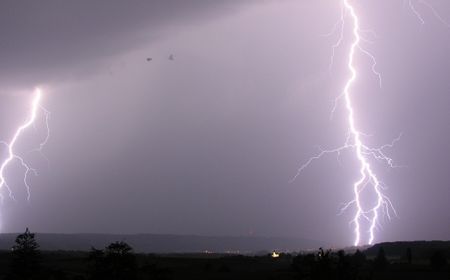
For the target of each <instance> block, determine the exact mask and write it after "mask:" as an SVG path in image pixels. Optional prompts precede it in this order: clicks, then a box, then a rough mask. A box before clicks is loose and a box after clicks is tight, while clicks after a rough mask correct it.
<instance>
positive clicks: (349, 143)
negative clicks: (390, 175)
mask: <svg viewBox="0 0 450 280" xmlns="http://www.w3.org/2000/svg"><path fill="white" fill-rule="evenodd" d="M346 16H349V17H350V18H351V25H352V28H351V30H352V37H353V38H352V42H351V45H350V49H349V52H348V59H347V68H348V70H349V72H350V77H349V78H348V79H347V81H346V83H345V86H344V89H343V91H342V93H341V94H340V95H339V96H338V97H337V98H336V100H335V106H334V107H333V110H332V114H334V111H335V109H336V106H337V103H338V101H339V100H340V99H344V101H345V108H346V112H347V122H348V129H349V131H348V135H347V139H346V141H345V144H344V145H343V146H341V147H337V148H335V149H329V150H321V151H320V153H319V154H318V155H316V156H314V157H311V158H310V159H309V160H308V161H307V162H306V163H305V164H303V165H302V166H301V167H300V168H299V169H298V172H297V174H296V175H295V176H294V178H293V179H292V180H295V178H296V177H297V176H298V175H299V174H300V173H301V172H302V171H303V170H304V169H305V168H306V167H308V166H309V165H310V164H311V163H312V162H313V161H315V160H318V159H320V158H321V157H323V156H325V155H327V154H332V153H337V154H338V155H339V154H340V153H341V152H343V151H344V150H348V149H351V150H352V151H354V153H355V156H356V158H357V160H358V163H359V178H358V179H357V180H356V181H355V182H354V183H353V195H354V198H353V200H351V201H350V202H348V203H345V204H344V206H343V207H342V208H341V212H343V211H345V210H347V209H348V208H349V207H350V206H355V207H356V213H355V215H354V217H353V219H352V221H351V223H352V224H353V225H354V235H355V237H354V245H355V246H358V245H361V244H362V238H363V233H364V231H363V229H362V225H361V222H362V221H363V220H366V221H367V222H368V230H367V233H366V235H368V237H367V241H365V242H367V244H373V242H374V240H375V230H376V227H377V225H378V223H379V218H380V212H383V213H385V214H386V216H387V217H388V218H389V219H390V218H391V214H390V211H392V212H393V213H394V214H395V215H396V211H395V208H394V207H393V205H392V203H391V201H390V199H389V198H388V197H387V196H386V195H385V194H384V193H383V189H384V187H383V184H382V183H381V181H380V180H379V179H378V177H377V175H376V174H375V173H374V171H373V169H372V167H371V165H370V163H369V158H373V159H375V160H379V161H383V162H385V163H386V164H387V165H388V166H390V167H395V166H394V164H393V160H392V158H390V157H389V156H387V155H386V153H385V152H384V150H385V149H386V148H390V147H392V146H393V145H394V144H395V142H397V141H398V140H399V139H400V136H399V137H398V138H397V139H394V141H392V143H390V144H386V145H383V146H381V147H378V148H372V147H368V146H367V145H365V144H364V143H363V141H362V136H364V134H363V133H361V132H360V131H359V130H358V128H357V126H356V122H355V111H354V108H353V103H352V99H351V97H352V94H355V93H354V92H353V93H352V86H353V84H354V82H355V81H356V79H357V76H358V72H357V69H356V66H355V56H356V53H357V52H359V53H362V54H363V55H365V56H367V57H368V58H369V59H370V60H371V61H372V67H371V69H372V72H373V73H374V74H375V75H376V76H377V77H378V79H379V85H380V86H381V75H380V73H379V72H377V71H376V69H375V67H376V60H375V57H374V56H373V55H372V54H371V53H370V52H368V51H367V50H365V49H364V48H363V47H362V45H361V42H362V41H364V42H367V41H368V40H366V39H365V38H364V37H363V36H362V35H361V34H363V33H367V32H371V31H365V30H362V29H361V28H360V23H359V18H358V15H357V13H356V10H355V8H354V6H353V5H352V4H351V3H350V2H349V0H343V1H342V13H341V17H340V19H339V21H338V23H337V25H335V27H334V30H337V28H338V27H339V26H340V28H339V29H340V31H341V33H340V37H339V39H338V41H337V42H336V43H335V44H334V45H333V46H332V50H333V52H332V57H331V64H330V67H331V65H332V63H333V60H334V54H335V49H336V48H337V47H339V46H340V45H341V43H342V41H343V40H344V25H345V24H346V21H345V18H346ZM371 33H373V32H371ZM367 188H371V189H372V190H373V192H374V194H375V201H374V202H372V206H370V204H369V206H368V205H367V203H364V202H363V201H362V199H361V193H362V191H363V190H364V189H367Z"/></svg>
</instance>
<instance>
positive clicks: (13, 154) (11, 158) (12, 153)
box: [0, 89, 50, 201]
mask: <svg viewBox="0 0 450 280" xmlns="http://www.w3.org/2000/svg"><path fill="white" fill-rule="evenodd" d="M41 99H42V92H41V90H40V89H36V90H35V92H34V94H33V99H32V101H31V106H30V114H29V116H28V118H27V120H26V121H25V122H24V123H23V124H21V125H20V126H19V127H18V128H17V129H16V131H15V133H14V135H13V137H12V138H11V140H10V141H9V142H0V143H1V144H3V145H4V146H5V147H6V151H7V157H6V159H4V160H3V161H2V162H1V165H0V199H1V200H2V201H3V198H4V197H3V194H2V193H1V191H2V190H3V188H5V189H6V190H7V191H8V193H9V197H10V198H11V199H13V200H15V198H14V193H13V191H12V189H11V188H10V186H9V185H8V180H7V178H6V174H5V172H6V169H7V168H8V167H10V166H11V165H13V163H14V162H18V163H19V164H20V165H21V166H22V167H23V168H24V172H23V182H24V185H25V188H26V193H27V200H29V199H30V195H31V192H30V185H29V184H28V176H29V174H30V173H33V174H34V175H37V171H36V169H34V168H32V167H31V166H30V165H29V164H28V163H27V162H26V160H25V159H24V157H23V156H20V154H19V153H18V152H17V151H16V148H17V147H16V145H17V141H19V139H20V138H21V136H22V134H23V132H24V131H25V130H27V129H29V128H30V127H31V126H33V125H35V123H36V120H37V118H38V115H39V114H38V113H39V111H41V112H42V113H43V114H44V122H45V128H46V130H47V131H46V136H45V139H44V141H42V142H41V143H40V144H39V146H38V148H37V149H35V151H38V152H42V148H43V147H44V145H45V144H46V143H47V141H48V138H49V136H50V130H49V126H48V119H49V116H50V113H49V112H48V111H47V110H46V109H45V108H44V107H42V105H41Z"/></svg>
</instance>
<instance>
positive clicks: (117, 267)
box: [89, 241, 137, 280]
mask: <svg viewBox="0 0 450 280" xmlns="http://www.w3.org/2000/svg"><path fill="white" fill-rule="evenodd" d="M136 277H137V264H136V256H135V255H134V253H133V249H132V248H131V246H130V245H128V244H127V243H125V242H123V241H118V242H114V243H111V244H110V245H108V246H107V247H106V248H105V250H97V249H95V248H92V249H91V252H90V253H89V279H92V280H102V279H111V280H125V279H126V280H128V279H130V280H133V279H136Z"/></svg>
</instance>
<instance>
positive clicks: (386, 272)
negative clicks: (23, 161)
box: [0, 229, 450, 280]
mask: <svg viewBox="0 0 450 280" xmlns="http://www.w3.org/2000/svg"><path fill="white" fill-rule="evenodd" d="M39 248H40V247H39V244H38V242H37V241H36V239H35V234H33V233H30V232H29V231H28V229H27V230H26V232H25V233H23V234H20V235H18V236H17V238H16V240H15V243H14V245H13V246H12V247H11V249H10V250H7V251H6V250H4V251H0V279H57V280H64V279H73V280H82V279H86V280H88V279H89V280H91V279H92V280H106V279H108V280H119V279H121V280H122V279H123V280H138V279H280V280H281V279H311V280H313V279H336V280H340V279H348V280H352V279H355V280H356V279H447V280H448V279H450V268H449V265H448V259H449V256H450V243H449V242H442V241H433V242H425V241H421V242H394V243H382V244H377V245H375V246H372V247H370V248H366V249H365V250H363V251H360V250H357V249H356V248H350V249H348V250H346V251H345V250H324V249H322V248H318V249H317V250H315V251H310V252H303V253H292V254H283V253H280V254H278V253H275V252H273V254H262V255H257V256H250V255H238V254H213V253H209V252H204V253H195V254H159V255H156V254H144V253H135V251H134V250H133V248H132V247H131V246H130V245H129V244H127V243H126V242H123V241H116V242H112V243H110V244H109V245H107V246H106V247H104V248H101V249H96V248H91V249H90V250H89V251H40V249H39ZM361 250H362V249H361Z"/></svg>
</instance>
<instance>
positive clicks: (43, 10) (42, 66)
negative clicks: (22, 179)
mask: <svg viewBox="0 0 450 280" xmlns="http://www.w3.org/2000/svg"><path fill="white" fill-rule="evenodd" d="M251 2H254V1H253V0H249V1H205V0H195V1H182V0H169V1H165V0H152V1H143V0H132V1H120V0H111V1H88V0H82V1H57V0H44V1H10V0H6V1H2V2H1V3H0V38H1V40H0V50H1V51H0V64H1V65H2V68H1V72H0V76H1V77H2V78H1V79H2V80H3V81H4V82H5V81H11V80H12V79H14V80H16V79H18V80H19V81H22V82H23V81H25V82H26V83H31V85H33V83H38V82H40V81H42V80H45V81H53V82H57V81H58V79H61V78H62V79H67V78H68V76H69V75H68V73H72V72H74V71H75V70H74V68H75V67H76V66H79V65H80V64H82V65H83V64H85V63H87V62H92V61H98V60H101V59H104V58H107V57H110V56H112V55H114V54H117V53H120V52H122V51H125V50H129V49H132V48H133V47H136V46H138V45H140V44H142V43H144V42H147V41H154V40H156V39H158V37H159V36H167V35H163V34H162V29H163V28H164V27H168V26H177V25H183V24H192V23H194V22H201V21H202V20H205V19H208V20H212V19H215V18H217V17H220V16H223V15H226V14H227V13H230V12H233V11H236V10H238V9H239V7H241V6H242V5H244V4H248V3H251ZM79 71H81V72H83V71H84V72H86V73H88V72H89V71H88V70H79ZM62 73H65V74H64V75H63V74H62ZM84 76H85V75H84Z"/></svg>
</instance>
